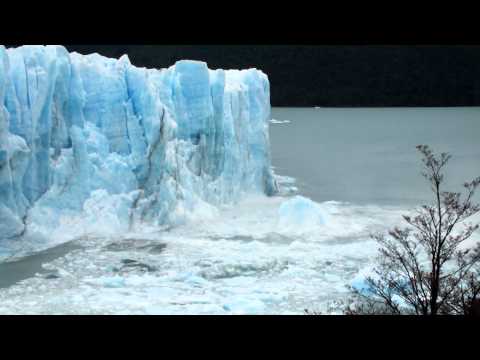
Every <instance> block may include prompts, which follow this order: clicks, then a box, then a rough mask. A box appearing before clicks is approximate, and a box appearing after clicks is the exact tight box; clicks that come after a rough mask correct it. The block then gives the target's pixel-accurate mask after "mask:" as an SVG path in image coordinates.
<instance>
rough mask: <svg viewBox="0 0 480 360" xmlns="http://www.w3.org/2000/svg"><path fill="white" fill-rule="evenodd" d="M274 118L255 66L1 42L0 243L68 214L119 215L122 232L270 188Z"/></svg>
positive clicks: (272, 184)
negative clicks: (135, 60)
mask: <svg viewBox="0 0 480 360" xmlns="http://www.w3.org/2000/svg"><path fill="white" fill-rule="evenodd" d="M269 118H270V85H269V81H268V78H267V76H266V75H265V74H264V73H262V72H261V71H259V70H256V69H250V70H243V71H238V70H229V71H224V70H209V69H208V67H207V64H205V63H203V62H198V61H179V62H178V63H176V64H175V65H174V66H172V67H171V68H169V69H162V70H155V69H144V68H137V67H135V66H132V65H131V64H130V61H129V59H128V57H127V56H123V57H122V58H120V59H119V60H117V59H110V58H105V57H103V56H100V55H98V54H93V55H88V56H84V55H80V54H77V53H69V52H68V51H67V50H66V49H65V48H63V47H61V46H23V47H19V48H14V49H6V48H5V47H3V46H0V239H5V238H15V237H18V236H21V235H22V234H24V233H25V232H26V231H27V232H28V231H31V230H30V229H44V231H49V230H51V229H55V228H56V227H58V226H59V222H60V221H61V220H62V218H64V217H65V215H66V214H79V213H83V214H84V216H87V217H88V216H92V217H95V216H96V217H98V216H113V217H114V218H115V219H117V222H118V226H119V227H120V228H119V229H117V230H119V231H122V229H121V227H123V228H124V229H126V227H132V226H135V224H141V223H145V222H148V223H153V224H160V225H161V224H167V223H172V222H175V221H177V220H178V218H179V216H180V215H179V214H180V213H181V212H183V213H186V212H188V211H191V210H192V209H194V208H195V207H198V206H204V207H208V206H211V205H217V204H224V203H232V202H235V201H237V200H238V199H239V198H240V197H241V196H242V194H244V193H262V194H267V195H271V194H273V193H275V191H276V188H277V186H276V183H275V180H274V178H273V174H272V171H271V167H270V150H269V137H268V120H269ZM100 208H101V210H102V209H103V210H102V211H103V212H102V211H100V212H99V209H100ZM105 209H107V210H108V211H107V210H105ZM98 214H101V215H98ZM72 216H73V215H72ZM45 229H46V230H45Z"/></svg>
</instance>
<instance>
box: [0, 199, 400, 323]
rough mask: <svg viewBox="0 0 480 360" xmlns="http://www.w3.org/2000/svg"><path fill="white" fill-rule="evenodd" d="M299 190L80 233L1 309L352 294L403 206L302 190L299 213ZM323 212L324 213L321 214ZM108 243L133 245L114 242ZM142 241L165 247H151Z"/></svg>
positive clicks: (175, 308) (305, 302) (122, 307)
mask: <svg viewBox="0 0 480 360" xmlns="http://www.w3.org/2000/svg"><path fill="white" fill-rule="evenodd" d="M298 199H299V198H298V197H297V198H295V197H280V196H278V197H271V198H267V197H263V196H257V197H248V198H245V199H244V200H243V201H242V202H240V203H239V204H237V205H235V206H224V207H223V208H220V209H216V211H210V210H211V209H209V211H207V213H208V216H202V214H201V211H200V213H199V214H196V215H192V216H190V217H189V218H188V220H187V221H185V223H183V224H181V225H179V226H177V227H175V228H172V229H169V230H167V231H166V230H160V229H158V228H154V227H150V228H143V229H142V231H141V232H136V233H124V234H123V235H118V233H117V235H115V234H102V235H101V236H100V237H98V236H93V235H92V236H90V237H85V238H82V239H81V240H79V244H81V245H82V246H84V248H83V249H77V250H74V251H72V252H71V253H69V254H67V255H66V256H64V257H61V258H58V259H56V260H54V261H53V262H51V263H49V264H46V265H44V266H45V267H46V268H48V269H49V270H51V271H52V270H56V271H57V273H58V274H60V277H59V278H58V279H50V280H47V279H45V277H44V276H42V275H38V276H36V277H34V278H30V279H27V280H24V281H23V282H21V283H18V284H16V285H13V286H11V287H9V288H7V289H2V290H0V313H2V314H16V313H19V314H52V313H53V314H292V313H293V314H294V313H298V314H300V313H302V312H303V310H304V309H306V308H308V309H313V310H321V311H327V310H328V309H329V308H330V307H331V304H332V302H334V301H336V300H339V299H342V298H343V297H344V296H345V295H346V291H347V289H346V285H348V284H349V283H351V281H352V280H353V279H354V278H355V276H356V274H357V272H358V271H359V270H361V269H363V268H364V267H366V266H369V264H371V263H372V261H373V258H374V256H375V254H376V244H375V243H374V242H373V241H372V240H371V239H370V234H371V233H373V232H377V231H379V230H382V229H385V228H386V227H388V226H390V225H393V224H395V223H397V222H398V221H399V220H400V215H401V214H402V213H403V211H402V209H399V208H385V207H379V206H373V205H372V206H356V205H352V204H346V203H339V202H325V203H321V204H317V203H314V202H311V201H310V200H308V199H305V198H301V201H300V203H301V205H302V204H303V205H305V204H307V205H308V206H306V207H304V208H303V209H302V211H303V212H304V213H303V215H304V216H301V217H299V218H297V217H296V216H295V212H296V211H297V210H298V208H297V206H295V205H298ZM292 202H293V203H292ZM295 202H297V204H296V203H295ZM292 204H293V205H292ZM282 209H283V211H282ZM285 209H287V210H288V211H285ZM319 214H320V215H321V217H322V219H323V220H322V221H316V220H315V219H316V217H317V216H318V215H319ZM304 218H307V219H308V220H307V222H305V221H304ZM298 221H299V222H298ZM112 243H114V244H124V245H129V246H126V247H125V248H124V249H123V250H122V251H111V250H109V248H108V246H109V245H111V244H112ZM145 244H150V245H151V246H155V245H160V244H165V245H166V248H165V249H164V250H163V251H162V252H150V251H148V250H147V249H146V248H145V246H144V245H145ZM137 245H138V246H137ZM125 261H127V262H129V263H130V264H131V263H134V265H135V266H130V267H128V266H125V265H124V262H125ZM139 264H140V265H139ZM137 265H139V266H137ZM142 265H143V267H142ZM145 266H148V267H150V270H151V271H145V270H144V269H145ZM152 269H154V270H155V271H153V270H152ZM336 311H339V310H338V309H337V310H336Z"/></svg>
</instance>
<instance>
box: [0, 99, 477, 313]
mask: <svg viewBox="0 0 480 360" xmlns="http://www.w3.org/2000/svg"><path fill="white" fill-rule="evenodd" d="M272 116H273V120H272V121H271V124H270V139H271V143H272V162H273V166H274V170H275V173H276V177H277V181H278V183H279V185H280V194H279V195H278V196H275V197H271V198H267V197H263V196H252V197H249V198H245V199H243V200H242V201H241V202H240V203H239V204H238V205H236V206H228V205H225V206H223V207H221V208H219V211H218V212H216V211H212V212H209V213H208V214H206V213H205V212H202V211H199V213H198V214H197V215H196V216H193V217H192V218H191V219H190V221H189V222H187V223H185V224H183V225H180V226H176V227H172V228H165V229H159V228H155V227H152V228H143V229H141V231H137V232H136V233H126V234H124V235H122V236H110V237H101V238H98V237H95V236H90V237H89V236H85V237H83V238H81V239H76V240H74V241H72V242H69V243H67V244H63V245H60V246H59V247H56V248H53V249H49V250H45V251H43V252H40V253H34V254H32V255H30V256H28V257H23V258H21V259H15V258H10V259H9V261H8V262H4V263H2V264H0V288H1V289H0V313H7V314H11V313H21V314H25V313H26V314H30V313H32V314H70V313H73V314H300V313H302V312H303V310H304V309H306V308H308V309H311V310H317V311H323V312H327V313H338V312H340V309H339V308H338V302H339V301H340V300H342V299H343V298H344V297H345V295H346V294H347V292H346V285H348V284H350V283H352V281H354V280H355V279H357V278H358V277H359V276H361V274H362V273H364V272H365V271H368V269H369V268H370V267H371V265H372V264H373V260H374V257H375V252H376V245H375V243H374V242H373V241H372V240H371V239H370V234H371V233H374V232H378V231H384V230H385V229H387V228H389V227H391V226H393V225H395V224H398V223H399V221H401V214H403V213H405V212H406V211H408V210H409V209H411V208H412V206H414V205H416V204H418V203H419V202H421V201H425V200H426V199H428V186H427V185H426V184H425V183H424V182H423V181H422V178H421V176H420V175H419V174H420V167H419V165H420V162H419V158H418V156H417V154H416V152H415V145H417V144H421V143H425V144H429V145H431V146H432V147H433V148H434V150H438V151H448V152H451V153H452V154H453V155H454V158H453V159H452V162H451V165H450V166H449V168H448V170H449V171H448V185H449V186H451V187H457V186H458V185H459V184H461V183H462V182H463V181H464V180H469V179H470V178H472V177H474V176H476V175H479V174H480V161H479V159H480V145H479V144H478V134H479V133H480V132H479V131H480V109H479V108H458V109H274V110H273V114H272ZM297 195H302V196H305V197H307V198H310V199H312V200H313V201H315V203H314V202H311V201H308V200H306V199H302V198H296V197H295V196H297ZM295 201H297V203H295ZM292 204H293V205H294V206H293V208H292ZM299 209H302V211H303V212H300V215H299V212H298V210H299ZM479 238H480V237H479V235H478V234H476V235H475V238H474V240H478V239H479ZM32 250H34V249H32Z"/></svg>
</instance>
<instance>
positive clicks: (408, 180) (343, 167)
mask: <svg viewBox="0 0 480 360" xmlns="http://www.w3.org/2000/svg"><path fill="white" fill-rule="evenodd" d="M272 117H273V118H274V119H276V120H282V121H284V120H289V121H290V123H284V124H271V126H270V134H271V135H270V140H271V144H272V162H273V165H274V166H275V171H276V173H278V174H281V175H288V176H291V177H294V178H295V179H297V184H298V186H299V188H300V192H301V193H302V194H303V195H305V196H307V197H310V198H312V199H313V200H315V201H329V200H335V201H345V202H351V203H357V204H378V205H402V206H403V205H408V206H409V205H413V204H418V203H419V202H424V201H426V200H429V199H430V198H431V195H430V193H429V191H430V190H429V187H428V184H427V183H426V182H425V180H424V179H423V177H422V176H421V175H420V173H421V161H420V156H419V154H418V152H417V150H416V149H415V146H416V145H419V144H426V145H430V146H431V147H432V149H433V150H435V151H436V152H449V153H451V154H452V155H453V158H452V159H451V160H450V163H449V165H448V167H447V168H446V181H447V182H446V185H447V186H448V189H449V190H459V189H461V184H463V183H464V182H465V181H467V180H471V179H473V178H474V177H476V176H480V141H479V135H480V108H478V107H471V108H376V109H367V108H362V109H358V108H357V109H355V108H352V109H333V108H318V109H311V108H274V109H273V111H272ZM478 198H479V196H478V195H477V199H478Z"/></svg>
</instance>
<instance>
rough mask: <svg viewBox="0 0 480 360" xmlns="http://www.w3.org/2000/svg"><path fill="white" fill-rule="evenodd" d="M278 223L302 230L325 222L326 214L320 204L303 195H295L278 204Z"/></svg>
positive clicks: (285, 226) (284, 226)
mask: <svg viewBox="0 0 480 360" xmlns="http://www.w3.org/2000/svg"><path fill="white" fill-rule="evenodd" d="M278 216H279V225H280V226H281V227H283V228H290V229H292V230H295V231H299V232H303V231H306V230H308V229H310V228H315V227H317V226H320V225H324V224H326V223H327V214H326V212H325V211H324V210H323V208H322V206H321V205H320V204H318V203H316V202H314V201H312V200H310V199H308V198H305V197H303V196H295V197H293V198H291V199H289V200H287V201H285V202H283V203H282V204H281V205H280V208H279V209H278Z"/></svg>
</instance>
